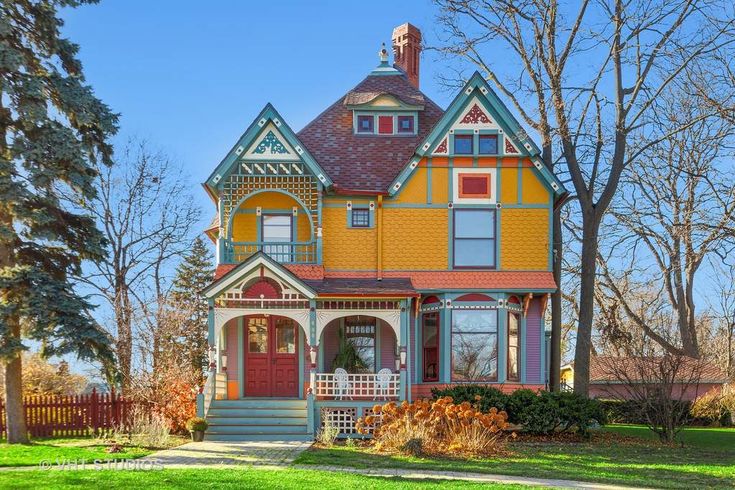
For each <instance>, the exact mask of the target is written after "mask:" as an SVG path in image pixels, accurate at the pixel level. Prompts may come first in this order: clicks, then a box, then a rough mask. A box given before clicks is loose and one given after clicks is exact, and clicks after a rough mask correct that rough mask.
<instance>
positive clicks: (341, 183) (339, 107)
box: [297, 71, 443, 193]
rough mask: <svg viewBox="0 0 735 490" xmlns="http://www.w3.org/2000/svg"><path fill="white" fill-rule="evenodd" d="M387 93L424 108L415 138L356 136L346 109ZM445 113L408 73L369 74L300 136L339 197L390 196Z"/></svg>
mask: <svg viewBox="0 0 735 490" xmlns="http://www.w3.org/2000/svg"><path fill="white" fill-rule="evenodd" d="M385 94H389V95H393V96H395V97H396V98H397V99H399V100H401V101H403V102H406V103H410V104H414V105H423V106H424V109H423V110H419V111H418V128H417V130H418V133H417V134H416V135H415V136H383V135H375V136H373V135H358V134H354V131H353V125H352V122H353V121H352V109H350V108H348V107H347V105H346V104H355V103H358V104H359V103H366V102H369V101H370V100H372V99H374V98H376V97H378V96H379V95H385ZM442 113H443V111H442V109H441V108H440V107H439V106H438V105H436V104H435V103H434V102H433V101H432V100H431V99H429V98H428V97H426V96H425V95H424V94H423V93H422V92H421V91H420V90H418V89H417V88H415V87H414V86H413V85H411V83H410V82H409V81H408V78H406V75H405V74H403V73H401V72H398V71H396V74H394V75H385V74H382V75H375V74H371V75H369V76H368V77H367V78H365V79H364V80H363V81H362V82H360V83H359V84H358V85H357V86H356V87H355V88H354V89H352V90H350V91H349V92H348V93H347V94H346V95H344V96H342V97H340V98H339V99H338V100H337V101H336V102H335V103H334V104H332V105H331V106H329V108H327V110H325V111H324V112H322V113H321V114H319V115H318V116H317V117H316V118H315V119H314V120H313V121H311V122H310V123H309V124H307V125H306V126H305V127H304V129H302V130H301V131H299V132H298V134H297V136H298V138H299V140H301V141H302V142H303V144H304V145H305V146H306V148H307V149H308V150H309V152H310V153H311V154H312V155H313V156H314V158H315V159H316V161H317V162H319V165H320V166H321V167H322V168H323V169H324V170H325V171H326V173H327V175H329V177H330V178H331V179H332V181H333V182H334V185H335V187H336V190H337V192H340V191H341V192H346V191H350V190H352V191H372V192H376V193H386V192H387V191H388V187H389V185H390V183H391V182H392V181H393V180H394V179H395V178H396V177H397V176H398V174H399V173H400V172H401V169H403V167H404V166H405V165H406V163H407V162H408V161H409V160H410V159H411V157H412V156H413V154H414V152H415V150H416V147H417V146H418V144H419V142H421V141H422V140H423V139H424V138H425V137H426V135H428V134H429V132H430V131H431V129H432V128H433V127H434V125H435V124H436V122H437V121H438V120H439V118H440V117H441V115H442Z"/></svg>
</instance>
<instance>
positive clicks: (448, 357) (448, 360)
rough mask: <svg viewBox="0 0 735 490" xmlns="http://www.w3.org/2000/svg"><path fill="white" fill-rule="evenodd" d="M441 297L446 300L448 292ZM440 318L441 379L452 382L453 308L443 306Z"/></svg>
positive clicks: (444, 381)
mask: <svg viewBox="0 0 735 490" xmlns="http://www.w3.org/2000/svg"><path fill="white" fill-rule="evenodd" d="M440 299H442V300H443V301H446V299H447V296H446V294H443V295H442V296H441V298H440ZM439 318H440V320H439V321H440V323H439V337H440V339H441V346H440V347H439V364H440V369H439V381H440V382H441V383H450V382H451V381H452V310H451V309H448V308H442V309H441V310H440V314H439Z"/></svg>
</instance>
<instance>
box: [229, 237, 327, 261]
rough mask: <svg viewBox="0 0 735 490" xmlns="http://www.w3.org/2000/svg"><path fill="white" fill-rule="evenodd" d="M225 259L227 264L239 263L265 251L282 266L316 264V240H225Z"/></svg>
mask: <svg viewBox="0 0 735 490" xmlns="http://www.w3.org/2000/svg"><path fill="white" fill-rule="evenodd" d="M222 246H223V247H224V251H223V259H224V262H227V263H239V262H242V261H243V260H245V259H247V258H248V257H250V256H251V255H253V254H254V253H255V252H259V251H261V250H262V251H263V252H265V253H267V254H268V255H270V257H271V258H272V259H273V260H275V261H277V262H280V263H282V264H315V263H316V262H317V253H316V240H311V241H308V242H233V241H232V240H224V243H223V244H222Z"/></svg>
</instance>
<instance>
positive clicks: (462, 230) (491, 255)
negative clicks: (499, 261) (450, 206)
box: [454, 209, 495, 268]
mask: <svg viewBox="0 0 735 490" xmlns="http://www.w3.org/2000/svg"><path fill="white" fill-rule="evenodd" d="M454 267H473V268H492V267H495V210H492V209H455V210H454Z"/></svg>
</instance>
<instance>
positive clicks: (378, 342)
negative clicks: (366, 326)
mask: <svg viewBox="0 0 735 490" xmlns="http://www.w3.org/2000/svg"><path fill="white" fill-rule="evenodd" d="M381 330H383V324H382V323H381V322H376V323H375V347H374V349H375V371H373V372H376V373H377V372H378V370H379V369H380V367H381V366H382V359H381V358H382V356H381V355H380V351H381V350H383V349H382V347H383V346H382V344H381V342H382V338H381V337H382V335H381ZM392 370H393V369H392V368H391V371H392Z"/></svg>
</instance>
